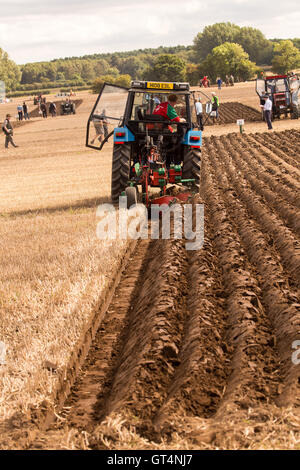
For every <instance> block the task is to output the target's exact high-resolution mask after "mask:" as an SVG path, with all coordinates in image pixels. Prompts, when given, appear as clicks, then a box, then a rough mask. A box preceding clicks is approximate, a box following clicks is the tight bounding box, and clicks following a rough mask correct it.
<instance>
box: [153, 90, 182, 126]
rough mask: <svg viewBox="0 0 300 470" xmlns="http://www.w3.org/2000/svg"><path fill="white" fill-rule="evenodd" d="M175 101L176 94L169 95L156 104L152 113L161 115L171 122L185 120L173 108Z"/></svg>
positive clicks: (176, 99) (176, 98)
mask: <svg viewBox="0 0 300 470" xmlns="http://www.w3.org/2000/svg"><path fill="white" fill-rule="evenodd" d="M177 101H178V96H176V95H169V96H168V101H165V102H164V103H160V104H158V105H157V106H156V108H155V109H154V111H153V114H158V115H159V116H163V117H164V118H166V119H168V120H169V121H172V122H185V119H183V118H180V117H179V116H178V114H177V112H176V111H175V109H174V106H175V105H176V103H177Z"/></svg>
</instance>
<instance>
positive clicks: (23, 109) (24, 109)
mask: <svg viewBox="0 0 300 470" xmlns="http://www.w3.org/2000/svg"><path fill="white" fill-rule="evenodd" d="M17 111H18V119H19V121H23V119H25V121H26V120H29V119H30V117H29V114H28V106H27V104H26V103H25V101H24V102H23V105H22V104H18V106H17Z"/></svg>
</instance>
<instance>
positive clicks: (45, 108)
mask: <svg viewBox="0 0 300 470" xmlns="http://www.w3.org/2000/svg"><path fill="white" fill-rule="evenodd" d="M41 111H42V114H43V118H46V117H47V106H46V104H45V103H44V102H43V103H41Z"/></svg>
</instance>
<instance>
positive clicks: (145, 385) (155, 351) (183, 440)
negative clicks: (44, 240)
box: [0, 86, 300, 449]
mask: <svg viewBox="0 0 300 470" xmlns="http://www.w3.org/2000/svg"><path fill="white" fill-rule="evenodd" d="M234 88H235V89H237V90H239V91H242V92H243V93H244V91H245V90H244V88H245V89H246V87H240V88H239V87H238V86H237V87H234ZM222 92H223V91H222ZM226 93H227V94H229V93H233V90H226V89H225V90H224V101H225V99H226V98H225V94H226ZM245 93H246V92H245ZM245 96H246V95H245ZM234 99H238V97H237V96H234ZM251 99H252V98H251ZM245 100H246V98H245ZM228 101H229V109H230V106H231V103H232V98H231V100H230V99H229V97H228ZM249 102H250V100H249ZM239 117H240V116H239ZM228 122H229V121H228ZM232 122H235V120H234V121H232ZM296 124H297V128H295V129H286V126H289V127H292V126H294V125H295V122H293V121H291V120H289V122H288V121H287V120H286V121H284V122H283V121H282V122H278V128H279V130H281V132H279V130H275V131H274V132H262V133H258V132H257V130H259V131H263V130H265V125H264V123H262V122H260V123H250V124H249V126H255V127H252V128H251V127H249V129H250V130H251V129H252V132H251V133H246V134H243V135H240V134H238V133H236V132H235V133H234V132H232V129H234V127H230V126H227V127H226V126H218V127H217V129H216V128H215V127H214V126H211V128H210V129H209V130H208V131H207V132H206V133H205V134H206V135H207V137H204V139H203V164H202V181H201V193H200V195H198V196H197V197H196V198H195V199H194V201H193V204H196V203H204V205H205V242H204V247H203V249H201V250H198V251H187V250H186V249H185V240H142V241H139V242H138V243H137V245H135V247H134V250H133V251H132V253H131V255H130V258H129V261H127V262H126V263H124V264H123V266H122V268H121V269H122V271H123V272H122V275H121V277H120V282H119V284H118V286H117V287H116V290H115V292H114V295H113V297H112V300H111V302H110V305H109V307H108V308H107V310H106V314H105V316H104V318H103V320H102V322H101V324H100V327H99V328H98V330H97V332H96V334H95V338H94V341H93V343H92V345H91V348H90V350H89V353H88V355H87V357H86V360H85V361H84V362H79V361H77V366H78V368H79V366H81V370H80V372H79V374H78V375H77V378H76V380H75V382H74V384H73V387H72V390H71V393H70V394H68V396H67V398H66V400H65V401H64V400H60V402H61V401H62V403H60V405H58V402H57V403H56V405H55V403H54V404H53V403H49V402H44V403H42V404H41V405H37V406H33V407H32V408H31V410H30V412H29V413H28V414H27V415H26V414H15V415H14V416H13V417H12V418H10V419H9V420H7V422H6V423H5V428H4V429H3V431H5V432H3V433H2V436H3V438H2V440H1V444H0V445H1V448H22V449H25V448H26V449H41V448H42V449H64V448H67V449H128V448H132V449H167V448H169V449H176V448H177V449H178V448H181V449H265V448H268V449H279V448H282V449H288V448H289V449H299V448H300V447H299V446H300V431H299V430H300V389H299V386H300V365H296V364H294V362H292V354H293V352H294V349H293V343H294V341H296V340H300V304H299V284H300V282H299V279H300V249H299V235H300V224H299V205H300V199H299V189H300V181H299V180H300V167H299V166H300V161H299V158H300V157H299V148H300V130H299V124H298V122H297V123H296ZM43 125H44V124H43ZM53 125H54V124H53ZM256 126H257V127H256ZM274 127H275V125H274ZM235 129H236V126H235ZM214 133H215V134H214ZM205 134H204V135H205ZM223 134H224V135H223ZM36 158H37V157H36ZM79 356H80V355H79ZM82 360H83V357H81V361H82ZM73 365H74V364H73ZM49 367H50V366H49ZM49 370H50V371H52V372H51V373H53V374H55V373H56V370H54V369H53V368H51V367H50V369H49ZM73 379H75V373H74V374H73ZM71 383H72V382H71V381H70V382H69V383H68V384H67V386H66V384H63V386H62V388H61V389H60V398H61V397H62V396H63V394H64V386H65V387H66V390H67V388H68V386H69V385H70V384H71ZM61 405H63V406H61ZM45 417H46V418H47V419H45Z"/></svg>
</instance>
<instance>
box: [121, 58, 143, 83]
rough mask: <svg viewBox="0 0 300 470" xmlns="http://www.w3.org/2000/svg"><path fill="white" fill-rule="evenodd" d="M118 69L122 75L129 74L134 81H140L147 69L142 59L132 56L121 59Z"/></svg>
mask: <svg viewBox="0 0 300 470" xmlns="http://www.w3.org/2000/svg"><path fill="white" fill-rule="evenodd" d="M118 67H119V70H120V73H121V74H128V75H130V76H131V77H132V78H133V79H139V78H140V77H141V76H142V74H143V70H144V69H145V68H146V64H145V62H143V61H142V60H141V59H140V58H138V57H135V56H131V57H127V58H124V59H121V61H120V63H119V66H118Z"/></svg>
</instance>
